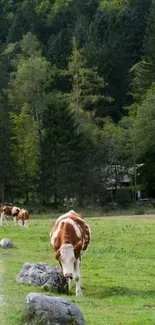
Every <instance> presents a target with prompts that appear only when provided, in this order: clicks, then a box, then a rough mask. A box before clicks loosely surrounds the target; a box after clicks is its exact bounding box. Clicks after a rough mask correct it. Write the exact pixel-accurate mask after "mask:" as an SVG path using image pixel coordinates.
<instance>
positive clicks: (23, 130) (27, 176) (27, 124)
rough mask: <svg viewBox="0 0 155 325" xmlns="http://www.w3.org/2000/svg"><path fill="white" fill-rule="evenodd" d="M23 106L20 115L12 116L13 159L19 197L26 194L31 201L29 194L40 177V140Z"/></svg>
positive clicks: (34, 124) (34, 123)
mask: <svg viewBox="0 0 155 325" xmlns="http://www.w3.org/2000/svg"><path fill="white" fill-rule="evenodd" d="M28 111H29V108H28V107H27V106H23V108H22V111H21V113H20V114H18V115H17V114H11V119H12V121H13V130H12V132H13V147H12V157H13V159H14V162H15V166H16V175H17V176H18V177H17V180H16V182H17V184H18V187H17V188H18V190H16V193H17V195H19V193H20V195H21V194H24V195H25V196H26V201H28V200H29V192H30V191H32V190H33V187H34V184H35V185H37V183H36V182H38V177H39V155H40V153H39V138H38V133H37V125H36V122H35V120H34V118H33V117H32V116H31V115H29V113H28ZM17 157H18V158H17Z"/></svg>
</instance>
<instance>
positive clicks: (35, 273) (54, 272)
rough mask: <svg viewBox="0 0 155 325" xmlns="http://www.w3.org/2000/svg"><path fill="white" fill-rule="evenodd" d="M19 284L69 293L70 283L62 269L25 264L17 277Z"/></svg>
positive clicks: (41, 264) (44, 264)
mask: <svg viewBox="0 0 155 325" xmlns="http://www.w3.org/2000/svg"><path fill="white" fill-rule="evenodd" d="M16 280H17V282H20V283H28V284H31V285H34V286H41V287H42V288H44V289H45V290H47V291H50V292H52V291H54V290H56V291H58V292H63V293H68V281H67V280H66V279H65V278H64V277H63V274H62V271H61V268H60V267H56V266H51V265H49V264H47V263H25V264H24V265H23V268H22V269H21V271H20V273H19V274H18V276H17V279H16Z"/></svg>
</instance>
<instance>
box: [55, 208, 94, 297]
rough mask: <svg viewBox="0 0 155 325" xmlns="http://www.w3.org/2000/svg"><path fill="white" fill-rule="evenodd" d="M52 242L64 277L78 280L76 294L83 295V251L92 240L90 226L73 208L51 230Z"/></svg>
mask: <svg viewBox="0 0 155 325" xmlns="http://www.w3.org/2000/svg"><path fill="white" fill-rule="evenodd" d="M50 239H51V244H52V247H53V249H54V251H55V252H56V259H57V260H58V261H59V263H60V266H61V268H62V271H63V275H64V277H66V278H68V279H69V289H70V285H71V279H72V278H74V280H75V281H76V296H81V295H82V291H81V287H80V264H81V253H82V252H83V251H85V250H86V249H87V247H88V245H89V241H90V228H89V226H88V224H87V223H86V222H85V220H84V219H83V218H82V217H81V216H80V215H79V214H78V213H76V212H74V211H73V210H71V211H69V212H68V213H66V214H64V215H62V216H60V217H59V218H58V219H57V221H56V223H55V225H54V227H53V228H52V230H51V232H50Z"/></svg>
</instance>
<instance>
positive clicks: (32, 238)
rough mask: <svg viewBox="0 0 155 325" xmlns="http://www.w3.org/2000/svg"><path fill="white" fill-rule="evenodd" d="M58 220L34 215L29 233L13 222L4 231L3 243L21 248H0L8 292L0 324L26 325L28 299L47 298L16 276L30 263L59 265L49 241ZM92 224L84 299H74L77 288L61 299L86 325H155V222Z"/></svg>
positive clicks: (133, 219)
mask: <svg viewBox="0 0 155 325" xmlns="http://www.w3.org/2000/svg"><path fill="white" fill-rule="evenodd" d="M83 216H85V215H84V214H83ZM54 220H55V219H54V215H53V216H52V217H51V215H50V214H48V215H46V216H45V215H38V216H37V215H31V220H30V227H29V228H20V227H17V226H14V224H13V221H12V220H10V221H9V224H8V225H4V226H3V227H1V228H0V239H2V238H4V237H7V238H10V239H11V240H12V241H13V243H14V244H15V245H16V248H14V249H9V250H8V249H2V248H1V249H0V260H2V262H1V264H0V284H1V290H4V292H5V301H4V306H3V314H2V312H1V314H0V317H1V318H2V320H1V323H0V324H5V325H25V324H26V322H25V321H24V310H25V297H26V295H27V294H28V293H29V292H41V293H45V292H44V291H43V289H41V288H40V287H33V286H29V285H25V284H24V285H23V284H18V283H16V276H17V274H18V273H19V271H20V270H21V268H22V266H23V264H24V263H25V262H47V263H49V264H52V265H58V263H57V261H56V260H55V258H54V254H53V252H52V250H51V247H50V242H49V232H50V229H51V227H52V225H53V223H54ZM87 222H88V223H89V225H90V227H91V230H92V238H91V244H90V246H89V250H88V251H87V253H86V254H85V255H84V256H83V260H82V267H81V279H82V289H83V296H82V297H76V296H75V285H74V284H73V286H72V290H71V294H70V295H68V296H66V295H61V296H63V297H66V298H67V299H69V300H71V301H72V302H74V303H75V304H76V305H77V306H78V307H79V308H80V310H81V311H82V312H83V314H84V317H85V320H86V324H87V325H153V324H155V218H154V217H153V216H148V215H147V216H146V215H143V216H128V217H127V216H126V217H125V216H120V217H118V216H117V217H100V218H98V217H95V218H92V217H90V218H88V219H87ZM46 294H49V293H47V292H46ZM49 295H50V294H49ZM53 295H55V294H54V293H53ZM57 295H58V294H57ZM1 309H2V307H1ZM0 311H1V310H0Z"/></svg>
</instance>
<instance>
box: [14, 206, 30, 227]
mask: <svg viewBox="0 0 155 325" xmlns="http://www.w3.org/2000/svg"><path fill="white" fill-rule="evenodd" d="M17 221H18V223H19V225H20V226H23V227H28V226H29V212H28V211H27V210H25V209H21V210H20V211H19V213H18V216H17Z"/></svg>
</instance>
